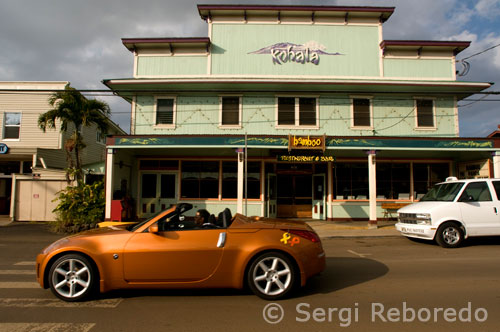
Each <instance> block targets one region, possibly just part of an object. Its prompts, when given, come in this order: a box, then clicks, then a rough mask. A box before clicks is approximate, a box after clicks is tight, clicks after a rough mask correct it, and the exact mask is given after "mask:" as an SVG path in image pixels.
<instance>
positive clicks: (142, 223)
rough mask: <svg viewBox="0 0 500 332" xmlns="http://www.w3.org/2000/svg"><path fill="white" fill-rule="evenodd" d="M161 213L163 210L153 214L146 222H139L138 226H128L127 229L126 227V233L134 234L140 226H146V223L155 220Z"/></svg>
mask: <svg viewBox="0 0 500 332" xmlns="http://www.w3.org/2000/svg"><path fill="white" fill-rule="evenodd" d="M163 212H165V210H163V211H160V212H158V213H156V214H154V215H153V216H152V217H149V218H148V219H146V220H144V221H141V222H140V223H138V224H135V225H131V226H128V227H127V230H128V231H131V232H134V231H135V230H137V229H139V228H140V227H141V226H142V225H144V224H146V223H147V222H148V221H150V220H151V219H153V218H156V217H157V216H158V215H159V214H160V213H163Z"/></svg>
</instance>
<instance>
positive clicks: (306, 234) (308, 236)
mask: <svg viewBox="0 0 500 332" xmlns="http://www.w3.org/2000/svg"><path fill="white" fill-rule="evenodd" d="M283 231H285V232H288V233H290V234H293V235H297V236H300V237H303V238H304V239H307V240H309V241H311V242H314V243H318V242H320V239H319V236H318V234H316V233H314V232H311V231H303V230H298V229H283Z"/></svg>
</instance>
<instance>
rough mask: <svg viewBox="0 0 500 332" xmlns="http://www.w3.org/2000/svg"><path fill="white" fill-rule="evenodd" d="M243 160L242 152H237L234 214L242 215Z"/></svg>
mask: <svg viewBox="0 0 500 332" xmlns="http://www.w3.org/2000/svg"><path fill="white" fill-rule="evenodd" d="M244 167H245V158H244V155H243V152H238V203H237V205H236V212H238V213H243V180H244V174H243V173H244V172H243V170H244Z"/></svg>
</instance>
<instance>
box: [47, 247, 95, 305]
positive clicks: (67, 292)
mask: <svg viewBox="0 0 500 332" xmlns="http://www.w3.org/2000/svg"><path fill="white" fill-rule="evenodd" d="M95 282H96V273H95V270H94V266H93V265H92V263H91V262H90V261H89V260H88V259H87V258H85V257H84V256H82V255H78V254H69V255H64V256H62V257H60V258H59V259H57V260H56V261H55V262H54V264H52V266H51V268H50V272H49V285H50V290H51V291H52V293H54V295H55V296H57V297H58V298H60V299H62V300H64V301H68V302H74V301H81V300H83V299H85V298H87V297H89V296H90V295H91V294H92V293H93V291H94V285H95Z"/></svg>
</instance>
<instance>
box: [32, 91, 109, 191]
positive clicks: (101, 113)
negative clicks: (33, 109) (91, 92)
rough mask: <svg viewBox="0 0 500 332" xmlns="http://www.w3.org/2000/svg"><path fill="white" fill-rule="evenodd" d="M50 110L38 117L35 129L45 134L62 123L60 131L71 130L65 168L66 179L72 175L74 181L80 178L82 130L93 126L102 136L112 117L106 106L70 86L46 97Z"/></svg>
mask: <svg viewBox="0 0 500 332" xmlns="http://www.w3.org/2000/svg"><path fill="white" fill-rule="evenodd" d="M49 104H50V105H51V106H52V109H50V110H48V111H47V112H45V113H43V114H41V115H40V117H39V118H38V126H39V127H40V129H42V130H43V132H45V131H46V130H47V129H55V128H56V121H57V120H59V121H60V123H61V132H67V131H68V130H73V129H74V131H73V133H72V134H71V136H70V137H69V138H68V139H67V140H66V142H64V148H65V151H66V157H67V161H68V167H67V170H66V179H67V180H68V182H70V177H71V175H73V176H74V178H75V179H77V180H80V181H81V180H82V179H83V171H82V160H81V150H82V149H84V148H85V143H84V142H83V138H82V133H81V131H82V128H83V127H90V126H92V125H96V126H97V128H98V129H99V130H100V131H101V133H102V134H106V133H107V131H108V120H109V117H110V115H111V111H110V108H109V106H108V104H107V103H105V102H103V101H99V100H96V99H87V98H85V96H83V95H82V94H81V93H80V91H78V90H76V89H75V88H72V87H70V86H69V84H68V85H67V86H66V87H65V89H64V91H57V92H54V93H53V94H52V95H51V96H50V97H49ZM73 152H74V159H73Z"/></svg>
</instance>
